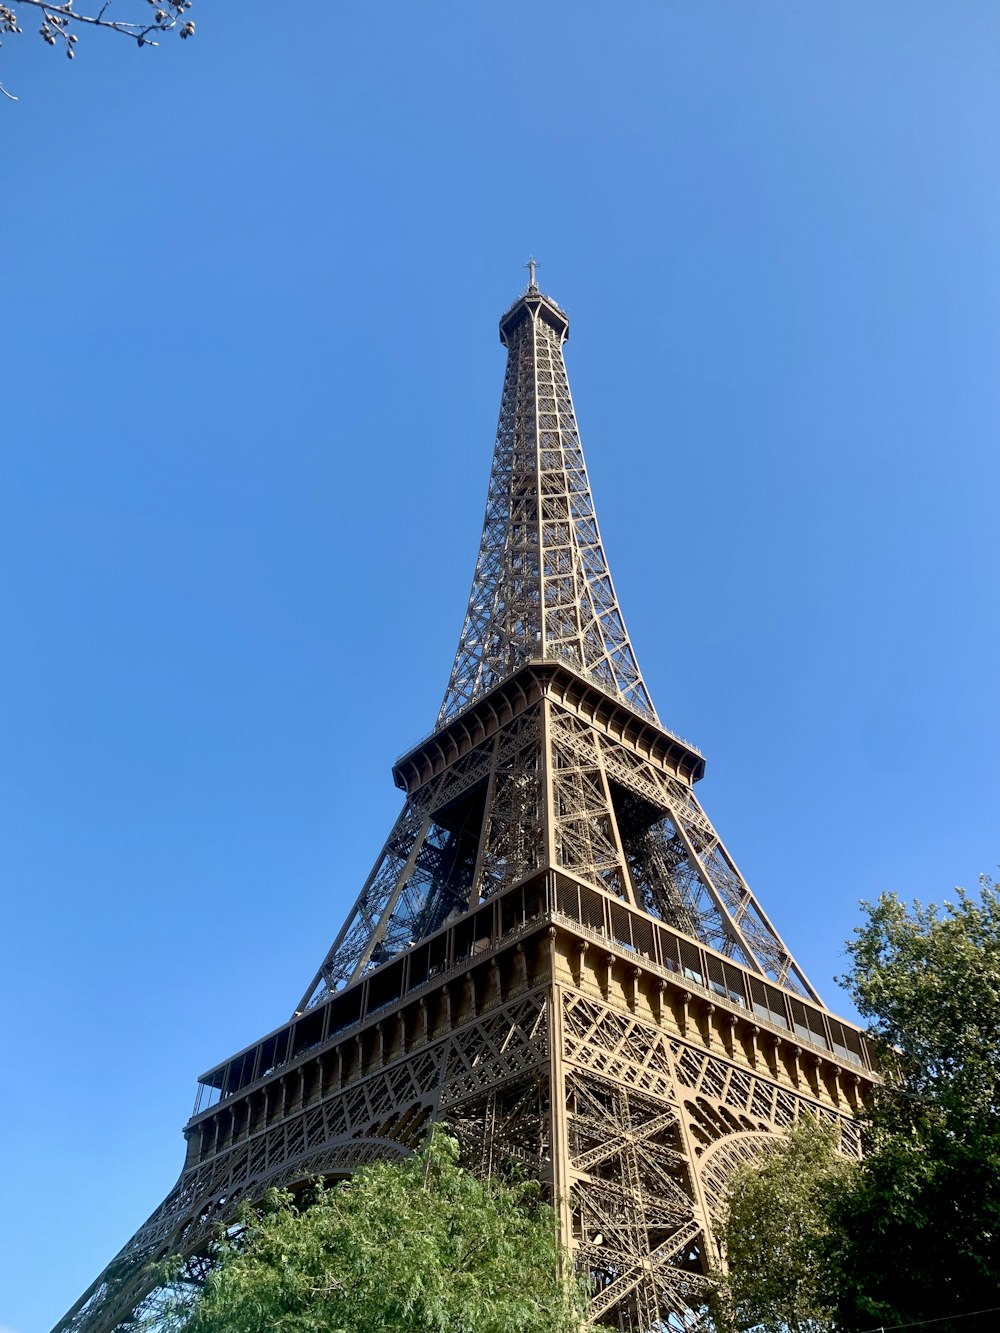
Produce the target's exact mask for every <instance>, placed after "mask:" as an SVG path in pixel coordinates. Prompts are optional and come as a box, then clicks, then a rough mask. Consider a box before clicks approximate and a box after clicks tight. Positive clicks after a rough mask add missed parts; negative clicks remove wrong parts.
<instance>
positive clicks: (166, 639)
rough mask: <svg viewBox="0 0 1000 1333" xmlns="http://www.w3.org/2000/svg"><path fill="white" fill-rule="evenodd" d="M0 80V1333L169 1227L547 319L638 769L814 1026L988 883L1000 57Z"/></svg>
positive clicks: (726, 41) (951, 44)
mask: <svg viewBox="0 0 1000 1333" xmlns="http://www.w3.org/2000/svg"><path fill="white" fill-rule="evenodd" d="M193 16H194V17H195V19H196V20H197V23H198V35H197V38H196V40H195V41H193V42H188V43H185V44H183V45H182V44H181V43H179V42H176V41H170V42H168V43H167V44H166V46H164V47H163V48H161V49H160V50H158V51H142V52H139V51H136V50H134V49H131V48H130V47H129V46H128V45H126V44H125V43H124V42H121V41H118V40H116V39H114V38H111V37H104V38H102V37H101V36H100V35H92V34H84V35H83V37H82V38H81V41H80V45H79V57H78V59H77V60H76V61H75V62H74V63H73V64H72V65H70V64H69V63H68V62H67V61H66V60H65V58H64V57H62V56H61V55H60V54H59V53H58V52H57V51H54V50H50V49H49V48H47V47H45V46H43V45H42V43H41V42H40V41H39V40H38V39H37V38H36V37H34V35H33V29H34V27H35V26H36V25H34V24H32V23H31V22H30V21H26V23H25V27H26V28H27V29H28V33H26V34H25V35H24V36H23V37H21V38H18V39H16V40H10V39H8V41H7V43H6V44H5V45H4V48H3V50H2V52H0V70H2V73H0V78H2V79H3V81H4V83H5V84H6V85H7V86H8V87H9V88H11V89H12V90H13V91H15V92H16V93H18V94H19V95H20V99H21V100H20V101H19V102H18V103H17V104H16V105H15V104H14V103H10V102H3V103H2V104H0V116H2V127H3V148H2V149H0V153H2V174H0V210H2V217H3V229H4V230H3V234H4V237H5V245H4V247H3V258H2V311H3V314H2V323H0V346H2V352H0V378H2V383H3V396H2V406H3V413H2V422H3V424H2V434H3V441H4V444H3V449H2V470H3V475H2V485H0V570H2V575H0V617H2V625H3V631H4V641H5V646H4V651H3V654H2V658H0V737H2V741H0V744H2V760H0V875H2V881H3V888H4V906H3V969H2V979H0V985H2V988H3V995H2V1012H3V1015H4V1019H5V1029H6V1034H7V1035H6V1042H5V1053H4V1060H3V1062H2V1068H0V1107H2V1116H3V1121H4V1124H3V1143H4V1145H5V1150H4V1153H3V1166H2V1168H0V1170H2V1180H0V1195H2V1196H3V1198H4V1200H5V1204H4V1207H3V1208H2V1209H0V1324H2V1325H7V1326H9V1327H10V1328H11V1329H14V1330H17V1333H45V1331H46V1330H47V1329H48V1328H49V1327H50V1326H51V1324H52V1323H53V1322H54V1321H55V1320H56V1318H57V1317H58V1316H59V1315H61V1314H62V1312H63V1311H64V1310H65V1309H66V1308H67V1306H68V1305H69V1304H70V1303H71V1302H72V1301H73V1300H74V1299H75V1297H76V1296H77V1295H78V1294H79V1293H80V1292H81V1291H82V1289H83V1288H84V1287H85V1286H86V1285H87V1284H88V1283H89V1282H90V1280H91V1279H92V1278H93V1277H94V1276H96V1274H97V1273H98V1271H99V1270H100V1269H101V1268H102V1267H103V1265H104V1264H105V1263H106V1262H107V1261H108V1260H109V1259H110V1258H111V1257H112V1255H113V1254H114V1252H115V1251H116V1250H117V1249H118V1247H119V1246H120V1245H121V1244H122V1243H123V1242H124V1241H125V1240H126V1239H127V1238H128V1236H129V1235H130V1234H131V1233H132V1231H133V1230H134V1229H135V1228H136V1227H137V1226H138V1225H139V1224H140V1223H141V1222H142V1221H143V1219H144V1218H145V1217H146V1215H147V1214H148V1213H149V1212H150V1211H151V1210H152V1208H153V1207H154V1206H155V1205H156V1204H157V1203H158V1202H159V1200H160V1198H161V1197H162V1196H163V1194H164V1193H165V1192H166V1191H167V1190H168V1188H169V1187H170V1186H171V1185H172V1183H173V1181H174V1179H175V1177H176V1175H177V1172H178V1171H179V1169H180V1165H181V1157H182V1141H181V1136H180V1128H181V1125H182V1124H183V1122H184V1120H185V1119H186V1117H187V1115H188V1114H189V1112H190V1109H191V1105H192V1103H193V1095H194V1086H195V1080H196V1076H197V1075H198V1074H199V1073H200V1072H201V1071H202V1070H204V1069H205V1068H207V1067H209V1066H211V1065H212V1064H214V1063H215V1062H216V1061H218V1060H220V1059H222V1058H224V1057H225V1056H226V1055H228V1054H229V1053H230V1052H231V1051H233V1050H235V1049H237V1048H239V1047H240V1046H242V1045H243V1044H244V1043H246V1042H248V1041H250V1040H252V1039H254V1038H256V1037H257V1036H259V1035H261V1034H262V1033H263V1032H264V1031H266V1030H268V1029H270V1028H271V1027H273V1026H274V1025H275V1024H276V1023H278V1022H280V1021H282V1020H283V1019H284V1018H286V1017H287V1015H288V1014H289V1012H290V1010H291V1008H292V1006H293V1005H294V1003H295V1002H296V1000H297V999H298V997H299V995H300V993H301V991H302V990H303V988H304V986H305V984H306V983H307V982H308V980H309V978H310V977H311V976H312V974H313V971H314V969H315V967H316V966H317V964H318V962H319V960H320V958H321V957H322V955H323V953H324V951H325V950H326V948H327V946H328V944H329V943H330V940H331V939H332V937H333V935H334V934H335V933H336V930H337V928H338V926H339V925H340V922H341V920H342V918H343V916H344V914H345V912H346V910H347V908H348V906H349V904H350V902H351V901H352V900H353V898H354V896H355V894H356V892H357V890H358V888H359V887H360V884H361V881H362V880H363V878H364V876H365V875H366V873H367V871H368V869H369V867H370V864H371V862H372V860H373V859H374V857H375V855H376V853H377V851H378V850H379V847H380V845H381V843H382V840H383V838H384V836H385V834H386V832H387V831H388V828H389V826H390V824H391V822H392V819H393V818H394V816H395V813H396V811H397V809H398V806H399V799H400V798H399V795H398V793H396V792H395V790H394V788H393V786H392V782H391V779H390V776H389V766H390V764H391V761H392V759H393V758H394V757H395V755H396V754H398V753H399V752H400V751H401V750H403V749H404V748H405V747H407V746H408V745H409V744H410V743H411V742H412V741H414V740H415V739H417V738H418V737H419V736H421V735H422V734H424V733H425V732H426V731H427V730H429V728H430V726H431V724H432V723H433V719H434V715H435V712H436V709H437V707H438V704H439V702H440V697H441V694H442V693H443V690H444V686H445V683H446V680H447V676H448V671H449V668H450V665H451V661H452V655H453V652H454V648H455V644H456V641H457V636H458V631H459V627H460V622H461V619H462V614H463V611H464V606H465V599H466V596H467V592H468V583H469V579H470V577H471V573H472V566H473V560H474V555H475V549H476V544H477V541H478V537H479V529H480V523H481V519H482V505H483V500H484V497H485V490H486V479H487V474H488V468H489V460H490V451H491V447H492V440H493V432H494V427H495V421H496V412H497V408H498V404H499V397H500V383H501V376H502V371H503V351H502V349H501V347H500V345H499V343H498V340H497V333H496V321H497V318H498V316H499V314H500V313H501V311H502V310H503V309H504V308H505V306H506V305H507V304H508V303H509V302H510V301H511V300H512V299H513V297H514V296H515V295H516V294H517V293H518V292H519V290H520V289H521V288H522V286H523V284H524V281H525V274H524V272H523V270H522V268H521V265H522V263H523V261H524V260H525V259H526V258H527V256H528V254H529V253H530V252H534V253H535V254H536V255H537V256H538V258H539V259H540V261H541V265H542V267H541V269H540V274H539V277H540V281H541V285H542V286H543V288H544V289H545V290H547V291H548V292H550V293H551V294H552V295H553V296H554V297H555V298H556V299H557V300H558V301H559V302H560V303H561V304H562V305H563V306H564V307H565V308H566V309H567V310H568V311H569V314H570V318H571V339H570V343H569V346H568V348H567V361H568V365H569V371H570V377H571V382H572V385H573V389H574V394H575V398H576V405H577V410H578V413H579V417H580V423H581V428H582V432H583V439H584V446H585V449H586V452H587V458H588V462H589V465H590V472H591V480H592V482H593V486H594V491H595V496H596V500H597V506H598V513H599V516H600V520H601V524H602V528H603V533H604V538H605V543H606V547H607V550H608V553H609V556H610V560H611V565H612V569H613V572H614V576H615V579H616V582H617V585H618V591H619V594H620V597H621V601H622V604H623V607H624V612H625V617H626V622H627V624H628V626H629V628H630V631H631V634H632V638H633V642H634V644H635V647H636V651H637V654H638V657H639V661H640V664H641V666H642V669H643V671H644V673H645V676H646V679H647V681H648V683H649V685H650V688H651V690H652V693H653V696H654V699H655V701H656V704H657V707H658V709H659V711H660V714H661V716H662V717H663V719H664V721H665V722H666V724H667V725H668V726H670V727H672V728H673V729H675V730H677V731H678V732H680V733H681V734H682V735H684V736H687V737H689V738H690V739H691V740H693V741H694V742H695V743H697V744H698V745H700V746H701V747H702V748H703V749H704V750H705V752H706V754H707V756H708V761H709V763H708V775H707V777H706V778H705V780H704V782H703V783H702V785H701V795H702V799H703V801H704V803H705V805H706V807H707V809H708V811H709V813H710V815H711V816H712V818H713V819H714V821H715V822H716V824H717V826H718V827H719V829H720V832H721V833H722V836H723V838H724V839H725V840H726V841H727V843H728V844H729V846H730V848H731V850H732V851H733V853H734V855H735V857H736V859H737V861H738V862H739V863H740V865H741V866H742V868H743V869H744V871H745V873H746V874H747V875H748V877H749V878H750V881H751V883H752V884H753V885H754V887H755V889H756V891H757V892H758V894H759V896H760V898H761V899H762V901H763V902H764V904H765V906H766V909H767V910H768V912H769V913H770V915H771V916H772V918H773V919H774V920H775V922H776V923H777V925H778V927H779V929H781V931H782V932H783V934H784V935H785V937H786V939H787V940H788V942H789V944H790V945H791V947H792V949H793V950H794V952H795V953H796V955H797V957H798V959H799V961H800V963H801V964H802V965H803V967H804V968H805V970H806V971H807V973H808V974H809V975H810V977H811V979H812V980H813V982H814V984H816V986H817V987H818V988H819V989H820V991H821V993H822V994H823V995H824V996H825V997H826V998H827V999H828V1001H829V1002H830V1003H831V1004H832V1006H833V1007H835V1008H836V1007H839V1008H843V1007H844V1005H845V1001H844V999H843V997H842V996H841V994H840V993H839V992H838V990H837V987H836V986H835V984H834V983H833V981H832V977H833V976H834V974H836V973H837V972H838V971H840V970H841V969H842V968H843V966H844V960H843V952H842V950H843V941H844V939H845V937H846V936H847V935H848V934H849V933H850V931H851V929H852V927H853V926H854V925H855V924H856V922H857V921H858V907H857V903H858V900H859V899H861V898H867V897H872V896H874V895H876V894H877V893H879V892H880V891H881V890H883V889H895V890H898V891H899V892H901V893H903V894H905V895H918V896H920V897H922V898H934V897H937V898H940V897H941V896H942V895H946V894H948V892H949V891H950V889H951V887H952V886H953V885H955V884H956V883H960V884H965V885H969V886H972V885H974V883H975V881H976V878H977V876H978V875H979V873H980V872H982V871H992V870H994V869H995V867H996V863H997V861H998V860H1000V837H998V805H1000V799H998V798H1000V773H998V755H1000V723H998V708H997V698H996V694H997V678H998V669H997V668H998V648H1000V629H998V614H997V592H996V571H997V526H996V524H997V518H996V515H997V493H998V481H1000V465H998V450H997V421H998V406H1000V403H998V375H997V366H998V361H1000V313H998V312H1000V268H998V258H997V255H998V246H997V238H998V232H1000V180H998V148H997V144H998V138H997V127H998V122H1000V9H998V7H997V6H996V5H995V4H993V3H985V2H984V3H954V4H949V5H942V4H939V3H936V2H935V3H926V4H925V3H919V0H900V3H891V2H889V0H883V2H882V3H880V4H878V5H871V4H868V3H862V2H861V0H856V2H853V3H852V2H846V3H839V4H818V3H817V4H806V3H755V4H720V3H699V4H694V3H679V2H675V3H668V2H667V0H656V3H632V4H629V5H614V6H612V5H605V4H598V3H594V2H592V0H583V2H581V0H572V2H570V0H565V2H563V0H550V2H549V3H542V4H530V3H527V2H526V0H505V3H503V4H498V3H493V2H492V0H488V2H487V3H481V4H476V5H470V4H465V3H459V2H458V0H448V2H442V3H434V4H422V5H416V4H409V3H407V4H401V3H388V4H379V5H373V4H367V5H365V4H360V3H340V2H338V3H333V4H326V5H306V6H299V7H295V8H294V9H288V7H285V8H281V7H275V6H264V5H243V6H230V7H228V9H226V8H225V7H222V6H212V5H210V4H208V3H203V2H202V0H199V3H198V4H197V6H196V9H195V10H194V15H193Z"/></svg>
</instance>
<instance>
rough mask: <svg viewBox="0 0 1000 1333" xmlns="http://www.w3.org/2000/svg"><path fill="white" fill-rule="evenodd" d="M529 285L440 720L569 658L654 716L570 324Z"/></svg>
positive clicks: (510, 346) (508, 334)
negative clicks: (588, 432) (574, 365)
mask: <svg viewBox="0 0 1000 1333" xmlns="http://www.w3.org/2000/svg"><path fill="white" fill-rule="evenodd" d="M527 268H528V271H529V275H530V277H529V286H528V290H527V292H526V293H525V294H524V295H523V296H521V297H519V298H518V300H517V301H515V302H514V304H513V305H512V306H511V308H510V309H509V310H508V311H507V313H506V314H505V315H504V316H503V318H502V319H501V321H500V341H501V342H502V343H503V345H504V346H505V347H506V348H507V370H506V374H505V376H504V385H503V394H502V398H501V403H500V420H499V424H498V426H497V437H496V445H495V448H494V453H493V467H492V470H491V473H490V483H489V491H488V495H487V500H486V518H485V521H484V523H483V535H482V540H481V542H480V547H479V557H478V559H477V561H476V568H475V573H474V575H473V580H472V592H471V594H470V596H469V604H468V609H467V611H466V616H465V623H464V624H463V626H462V633H461V637H460V639H459V644H458V651H457V653H456V656H455V664H454V666H453V668H452V672H451V678H450V680H449V682H448V688H447V690H446V691H445V696H444V701H443V703H442V705H441V710H440V713H439V714H438V725H442V724H443V723H445V722H448V721H450V720H451V719H452V718H453V717H455V716H456V715H457V714H458V713H460V712H461V711H462V710H463V709H464V708H467V707H468V706H469V705H470V704H472V703H474V702H475V701H476V700H477V699H479V698H481V697H482V696H483V695H484V694H486V693H488V692H489V691H490V690H491V689H493V688H494V687H495V686H496V685H498V684H499V683H500V682H501V681H502V680H504V679H506V678H507V677H508V676H510V675H511V674H512V673H513V672H514V671H516V670H517V669H518V668H519V667H521V666H523V665H524V664H525V663H526V662H531V661H560V662H564V663H566V664H568V665H570V666H571V667H573V668H574V669H575V670H576V671H578V672H579V673H580V674H581V675H583V676H585V677H586V678H587V679H588V680H589V681H590V682H592V683H593V684H596V685H598V686H599V687H600V688H601V689H603V690H605V691H607V692H608V693H609V694H611V695H613V696H614V697H615V698H617V699H619V700H621V701H622V702H623V703H625V704H627V705H628V706H629V707H630V708H633V709H634V710H635V711H636V712H637V713H640V714H641V715H642V716H643V717H645V718H648V719H650V720H651V721H656V712H655V709H654V708H653V703H652V700H651V699H650V697H649V692H648V690H647V689H646V685H645V683H644V681H643V679H642V674H641V672H640V671H639V666H638V663H637V662H636V657H635V653H634V651H633V649H632V645H631V642H630V640H629V636H628V633H627V631H626V629H625V622H624V620H623V619H622V613H621V610H620V608H619V605H618V599H617V597H616V595H615V590H614V585H613V584H612V582H611V574H610V572H609V570H608V562H607V559H606V557H605V554H604V547H603V545H602V543H601V536H600V532H599V531H598V526H597V518H596V515H595V513H594V501H593V497H592V495H591V490H590V482H589V479H588V477H587V466H586V463H585V462H584V457H583V449H582V447H581V444H580V434H579V431H578V429H577V424H576V415H575V413H574V411H573V400H572V397H571V395H570V389H569V380H568V378H567V375H566V364H565V361H564V360H563V352H562V347H563V343H564V342H565V341H566V339H567V337H568V336H569V320H568V318H567V316H566V314H565V312H564V311H563V310H561V309H560V307H559V306H558V305H556V303H555V301H553V300H552V299H551V298H550V297H548V296H545V295H544V294H543V293H542V292H540V291H539V289H538V286H537V283H536V280H535V268H536V262H535V260H534V258H531V259H529V260H528V264H527Z"/></svg>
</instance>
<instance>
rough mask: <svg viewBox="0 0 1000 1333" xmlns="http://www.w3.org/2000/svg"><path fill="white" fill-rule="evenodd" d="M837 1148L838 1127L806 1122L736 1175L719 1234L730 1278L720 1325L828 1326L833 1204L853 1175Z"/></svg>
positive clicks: (724, 1285) (718, 1306)
mask: <svg viewBox="0 0 1000 1333" xmlns="http://www.w3.org/2000/svg"><path fill="white" fill-rule="evenodd" d="M838 1148H839V1135H838V1133H837V1131H836V1129H835V1128H834V1127H833V1126H831V1125H821V1124H818V1123H817V1122H815V1121H812V1120H806V1121H803V1122H802V1123H801V1124H799V1125H797V1126H796V1127H795V1128H794V1129H793V1130H791V1132H790V1133H789V1135H788V1137H787V1139H786V1140H785V1141H784V1142H780V1141H779V1142H777V1143H776V1144H775V1146H774V1148H773V1149H772V1151H771V1152H770V1153H769V1154H768V1155H767V1156H766V1157H765V1158H764V1160H763V1162H762V1164H761V1165H760V1166H759V1167H758V1168H757V1169H754V1168H753V1167H743V1168H742V1169H741V1170H739V1171H738V1172H737V1173H736V1175H735V1176H734V1178H733V1180H732V1182H731V1184H730V1189H729V1207H728V1212H727V1216H726V1220H725V1225H724V1227H723V1229H722V1237H721V1239H722V1242H723V1245H724V1247H725V1251H726V1256H727V1259H728V1263H729V1270H730V1276H729V1280H728V1281H720V1282H719V1283H718V1298H717V1300H716V1302H715V1314H716V1320H717V1322H718V1324H719V1325H720V1326H721V1327H723V1328H725V1329H747V1328H762V1329H781V1330H785V1329H792V1330H796V1333H806V1331H807V1330H820V1329H826V1328H828V1327H829V1326H830V1322H831V1319H832V1316H833V1303H832V1296H831V1292H830V1284H829V1281H828V1265H829V1250H830V1245H831V1232H832V1226H833V1224H832V1222H831V1219H830V1199H831V1197H832V1196H833V1195H834V1194H835V1193H836V1191H837V1190H838V1189H841V1188H843V1187H844V1186H845V1185H846V1183H847V1179H848V1177H849V1176H850V1174H851V1173H852V1172H853V1170H854V1167H853V1164H852V1163H850V1162H848V1161H847V1160H846V1159H845V1158H844V1157H842V1156H841V1155H840V1154H839V1152H838Z"/></svg>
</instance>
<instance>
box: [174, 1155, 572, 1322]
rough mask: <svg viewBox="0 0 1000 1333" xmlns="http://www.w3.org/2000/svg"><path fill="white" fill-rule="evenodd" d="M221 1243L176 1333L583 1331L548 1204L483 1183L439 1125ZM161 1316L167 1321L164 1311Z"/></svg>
mask: <svg viewBox="0 0 1000 1333" xmlns="http://www.w3.org/2000/svg"><path fill="white" fill-rule="evenodd" d="M241 1221H242V1224H243V1225H242V1228H241V1229H240V1230H239V1231H237V1232H236V1233H235V1234H233V1235H229V1236H226V1237H223V1238H222V1239H220V1241H219V1242H218V1246H217V1255H216V1257H217V1259H218V1261H219V1262H218V1264H217V1266H216V1267H215V1268H214V1269H213V1271H212V1272H210V1274H209V1276H208V1277H207V1279H206V1281H205V1284H204V1286H203V1288H202V1289H201V1291H200V1293H199V1294H198V1295H197V1296H196V1297H195V1299H194V1302H193V1304H190V1305H188V1306H186V1307H182V1308H180V1309H175V1310H174V1314H173V1318H172V1319H171V1320H170V1321H169V1322H170V1323H171V1324H172V1326H173V1328H174V1329H176V1330H177V1333H180V1330H183V1333H376V1330H377V1331H378V1333H418V1331H419V1333H445V1330H447V1333H576V1331H577V1330H578V1329H579V1327H580V1324H581V1320H582V1317H583V1301H582V1295H581V1292H580V1290H579V1288H578V1286H577V1285H576V1284H575V1283H574V1281H573V1280H572V1278H571V1277H563V1276H561V1273H562V1272H563V1271H564V1267H565V1268H566V1271H567V1272H568V1271H570V1270H569V1268H568V1266H564V1263H563V1256H562V1253H561V1251H560V1248H559V1244H558V1240H557V1236H556V1221H555V1215H554V1213H553V1211H552V1210H551V1209H550V1208H549V1207H547V1206H546V1205H545V1204H544V1203H543V1202H542V1200H541V1197H540V1192H539V1188H538V1186H537V1185H536V1184H534V1183H528V1182H524V1181H513V1182H507V1183H504V1182H498V1181H495V1180H494V1181H490V1182H485V1183H484V1182H482V1181H480V1180H478V1179H477V1178H476V1177H475V1176H474V1175H473V1174H472V1173H471V1172H468V1171H465V1170H463V1169H462V1168H461V1167H460V1166H459V1164H458V1145H457V1143H456V1141H455V1140H454V1139H453V1138H451V1137H450V1136H448V1135H447V1134H446V1133H443V1132H441V1131H436V1132H435V1133H434V1135H433V1137H432V1139H431V1140H430V1142H429V1144H428V1146H427V1148H426V1149H425V1150H424V1152H423V1153H422V1154H420V1155H419V1156H418V1157H416V1158H413V1159H410V1160H407V1161H404V1162H396V1163H388V1162H381V1163H377V1164H375V1165H372V1166H367V1167H363V1168H362V1169H361V1170H359V1171H358V1172H357V1173H356V1174H355V1175H354V1176H353V1177H352V1178H351V1179H350V1180H349V1181H345V1182H342V1183H339V1184H335V1185H332V1186H327V1187H324V1186H319V1187H318V1188H317V1189H316V1191H315V1194H314V1197H313V1198H312V1201H311V1202H309V1203H307V1204H302V1203H299V1202H297V1201H296V1200H295V1199H294V1198H293V1197H292V1196H291V1195H289V1194H287V1193H277V1192H272V1193H271V1194H270V1195H269V1196H268V1198H267V1199H266V1200H265V1202H264V1205H263V1206H262V1207H261V1208H259V1209H254V1210H248V1211H246V1212H244V1214H243V1217H242V1219H241ZM160 1319H161V1320H162V1315H161V1316H160Z"/></svg>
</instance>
